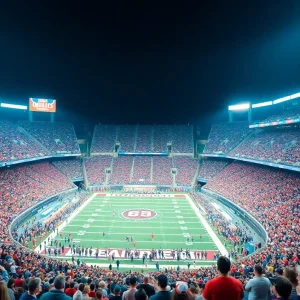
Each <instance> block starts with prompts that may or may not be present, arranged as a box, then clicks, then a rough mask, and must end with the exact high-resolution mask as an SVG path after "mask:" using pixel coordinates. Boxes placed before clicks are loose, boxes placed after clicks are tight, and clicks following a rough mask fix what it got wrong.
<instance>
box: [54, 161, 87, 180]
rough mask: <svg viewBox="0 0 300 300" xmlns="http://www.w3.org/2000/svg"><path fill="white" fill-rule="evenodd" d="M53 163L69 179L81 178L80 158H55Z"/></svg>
mask: <svg viewBox="0 0 300 300" xmlns="http://www.w3.org/2000/svg"><path fill="white" fill-rule="evenodd" d="M53 165H54V166H55V167H56V168H58V169H59V171H60V172H61V173H63V174H65V175H66V176H67V177H68V178H70V179H76V178H83V173H82V165H81V161H80V159H76V158H74V159H62V160H56V161H54V162H53Z"/></svg>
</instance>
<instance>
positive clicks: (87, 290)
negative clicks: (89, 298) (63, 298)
mask: <svg viewBox="0 0 300 300" xmlns="http://www.w3.org/2000/svg"><path fill="white" fill-rule="evenodd" d="M90 291H91V289H90V286H89V285H85V286H84V289H83V292H82V294H85V295H86V294H88V293H89V292H90Z"/></svg>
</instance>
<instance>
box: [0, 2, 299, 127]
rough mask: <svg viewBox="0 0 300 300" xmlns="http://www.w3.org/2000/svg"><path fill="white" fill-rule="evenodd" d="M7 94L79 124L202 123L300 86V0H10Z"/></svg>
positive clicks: (2, 76) (3, 13)
mask: <svg viewBox="0 0 300 300" xmlns="http://www.w3.org/2000/svg"><path fill="white" fill-rule="evenodd" d="M3 2H4V1H2V2H1V7H0V25H1V26H0V45H1V48H0V54H1V55H0V99H1V100H2V101H3V99H5V100H6V101H17V102H24V103H27V101H28V100H27V99H28V98H29V97H45V98H55V99H57V110H58V113H57V116H58V117H59V116H61V115H62V113H64V115H65V116H67V117H70V118H71V117H72V120H74V119H75V118H76V119H77V120H78V122H79V121H80V122H81V121H82V122H87V121H89V122H101V123H156V124H157V123H191V122H192V123H197V122H199V121H201V120H208V119H210V118H212V117H214V118H217V117H218V116H219V115H220V112H225V111H226V107H227V105H228V104H231V103H236V102H238V101H242V100H247V101H249V100H250V101H251V100H253V101H254V102H255V101H256V102H260V101H264V100H273V99H276V98H278V97H281V96H286V95H288V94H290V93H293V92H298V91H300V18H299V16H300V1H299V0H297V1H289V0H285V1H280V0H278V1H274V0H273V1H256V0H253V1H248V3H247V1H182V2H179V1H163V0H161V1H143V0H139V1H129V0H128V1H112V0H108V1H102V0H99V1H76V0H74V1H70V2H68V1H64V0H61V1H30V0H26V1H23V0H22V1H15V2H13V1H6V2H7V3H9V4H3Z"/></svg>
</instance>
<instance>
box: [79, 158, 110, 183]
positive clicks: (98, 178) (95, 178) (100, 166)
mask: <svg viewBox="0 0 300 300" xmlns="http://www.w3.org/2000/svg"><path fill="white" fill-rule="evenodd" d="M111 162H112V156H110V155H99V156H92V157H90V158H87V159H85V160H84V164H85V169H86V175H87V179H88V182H89V184H90V185H102V184H104V183H105V178H106V173H105V169H106V168H110V167H111Z"/></svg>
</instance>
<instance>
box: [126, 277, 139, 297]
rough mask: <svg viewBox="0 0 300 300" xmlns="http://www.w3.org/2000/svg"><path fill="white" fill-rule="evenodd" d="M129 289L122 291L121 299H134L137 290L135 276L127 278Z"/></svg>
mask: <svg viewBox="0 0 300 300" xmlns="http://www.w3.org/2000/svg"><path fill="white" fill-rule="evenodd" d="M129 284H130V289H129V290H127V291H126V292H124V293H123V296H122V300H135V298H134V294H135V292H136V291H137V289H136V285H137V279H136V277H134V276H133V277H131V278H130V279H129Z"/></svg>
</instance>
